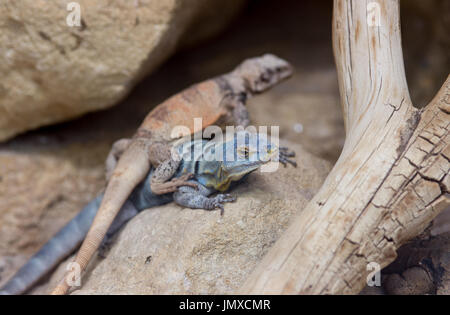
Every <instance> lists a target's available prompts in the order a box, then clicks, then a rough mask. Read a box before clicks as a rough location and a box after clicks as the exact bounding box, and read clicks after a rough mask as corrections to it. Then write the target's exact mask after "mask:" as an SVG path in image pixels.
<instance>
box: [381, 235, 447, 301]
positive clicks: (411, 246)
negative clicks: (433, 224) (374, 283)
mask: <svg viewBox="0 0 450 315" xmlns="http://www.w3.org/2000/svg"><path fill="white" fill-rule="evenodd" d="M429 232H430V229H427V230H426V231H425V232H424V233H423V234H422V235H420V236H418V237H416V238H415V239H413V240H411V241H410V242H408V243H407V244H405V245H403V246H402V247H400V248H399V250H398V257H397V259H396V260H395V261H394V262H393V263H392V264H390V265H389V266H387V267H386V268H385V269H383V273H384V277H383V278H382V285H383V287H384V289H385V291H386V293H387V294H448V292H449V290H450V233H448V232H447V233H442V234H439V235H436V236H432V237H431V236H430V234H429Z"/></svg>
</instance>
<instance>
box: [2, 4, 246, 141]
mask: <svg viewBox="0 0 450 315" xmlns="http://www.w3.org/2000/svg"><path fill="white" fill-rule="evenodd" d="M69 2H70V1H63V2H60V1H45V0H24V1H14V0H7V1H2V2H1V3H0V46H1V50H0V54H1V58H0V73H2V81H1V82H0V141H2V140H5V139H8V138H10V137H12V136H14V135H16V134H18V133H20V132H23V131H25V130H29V129H32V128H36V127H39V126H43V125H47V124H51V123H55V122H59V121H63V120H67V119H70V118H73V117H76V116H79V115H81V114H83V113H86V112H90V111H94V110H98V109H102V108H106V107H109V106H112V105H114V104H116V103H117V102H118V101H119V100H120V99H122V98H123V97H124V96H125V95H126V94H127V93H128V92H129V91H130V89H131V88H132V87H133V86H134V85H135V84H136V83H137V81H138V80H139V79H140V78H141V77H142V76H144V75H145V74H148V73H149V72H150V71H152V70H154V69H155V68H156V67H157V66H158V65H159V64H161V62H162V61H164V60H165V59H167V58H168V57H169V56H170V55H171V54H172V53H173V52H174V51H175V49H176V48H177V46H178V45H179V43H180V42H187V43H190V44H191V43H192V42H194V41H197V40H199V39H201V38H204V37H206V36H209V35H211V34H213V33H215V32H216V31H218V30H219V29H221V28H223V26H224V25H225V24H226V23H227V22H228V21H229V20H230V19H231V18H232V17H233V16H234V15H235V14H236V13H237V12H238V11H239V9H240V8H241V7H242V6H243V4H244V2H245V0H233V1H207V0H189V1H186V0H183V1H176V0H151V1H142V0H135V1H128V0H119V1H106V0H100V1H97V0H79V1H76V3H79V4H80V8H81V20H80V26H79V27H77V26H74V27H69V26H68V25H67V23H66V18H67V16H68V15H69V14H72V13H73V12H74V10H73V9H72V11H68V10H67V3H69ZM70 21H72V20H71V19H70Z"/></svg>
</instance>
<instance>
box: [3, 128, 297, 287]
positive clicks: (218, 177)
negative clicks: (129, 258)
mask: <svg viewBox="0 0 450 315" xmlns="http://www.w3.org/2000/svg"><path fill="white" fill-rule="evenodd" d="M246 134H248V141H247V143H244V142H241V143H239V145H240V146H241V147H247V151H248V152H256V151H258V152H259V157H260V158H259V159H257V160H253V159H252V158H251V154H249V156H248V157H247V158H246V157H245V156H244V157H242V156H239V157H238V158H237V160H236V161H221V160H215V159H214V158H215V157H216V156H215V155H212V154H215V151H212V145H216V144H218V145H225V147H226V149H225V151H227V152H229V151H231V150H233V151H235V152H236V156H238V154H241V155H242V152H243V151H244V150H242V148H241V147H239V146H236V148H235V146H234V142H235V141H236V139H237V138H238V137H239V136H240V137H245V135H246ZM258 138H259V141H260V145H259V147H258ZM266 139H267V137H266V135H264V134H251V133H248V132H245V131H243V132H238V133H236V137H235V138H232V139H229V140H227V141H225V142H220V141H211V142H207V141H206V140H195V141H189V142H185V143H182V144H180V145H178V146H177V150H178V152H180V154H181V156H182V161H181V163H180V166H179V168H178V169H177V172H176V174H175V175H174V176H175V177H178V176H181V175H183V174H187V173H193V175H194V177H193V178H192V179H191V182H193V183H196V184H197V185H198V187H199V189H198V190H197V189H193V188H191V187H187V186H183V187H181V188H180V189H179V191H177V192H175V193H174V194H165V195H156V194H154V193H153V192H152V191H151V189H150V185H149V182H150V178H151V176H152V172H150V173H149V174H147V176H146V179H145V180H144V181H143V182H141V183H140V184H139V185H138V186H137V187H136V188H135V189H134V190H133V192H132V194H131V195H130V197H129V198H128V200H127V201H126V203H125V204H124V205H123V206H122V208H121V210H120V212H119V215H117V216H116V218H115V219H114V222H113V224H112V225H111V227H110V228H109V230H108V233H107V240H108V239H110V238H111V237H112V236H113V234H114V233H115V232H116V231H118V230H119V229H120V228H121V227H122V225H123V224H124V223H126V222H127V221H128V220H130V219H131V218H132V217H134V216H135V215H136V214H137V213H138V212H140V211H142V210H144V209H148V208H151V207H154V206H158V205H162V204H165V203H168V202H170V201H172V200H174V201H175V202H176V203H177V204H179V205H181V206H184V207H190V208H201V209H205V210H213V209H216V208H219V209H221V211H223V203H225V202H230V201H234V197H232V196H230V195H228V194H218V195H216V196H215V197H209V195H210V194H212V193H214V192H217V191H220V192H225V190H226V189H228V187H229V186H230V184H231V182H235V183H237V182H239V181H240V180H241V179H242V177H244V176H245V175H247V174H249V173H251V172H253V171H254V170H256V169H257V168H258V167H259V166H261V165H262V164H264V163H267V161H268V160H269V159H270V158H272V157H274V158H276V155H277V153H279V154H280V156H279V160H281V159H282V158H284V159H286V158H287V157H288V156H292V155H291V154H289V153H287V152H286V151H285V150H282V149H281V148H280V151H279V152H278V148H277V147H276V145H274V144H270V147H269V146H265V145H264V144H262V141H266ZM199 142H200V143H201V144H202V146H201V150H202V153H203V154H200V155H196V159H194V160H191V159H190V154H189V151H186V150H185V149H190V148H192V147H195V144H197V143H199ZM266 142H268V141H266ZM213 152H214V153H213ZM211 156H212V158H210V157H211ZM102 197H103V195H102V194H100V195H99V196H97V197H96V198H95V199H94V200H93V201H91V202H90V203H89V204H88V205H86V206H85V207H84V209H83V210H82V211H81V212H80V213H79V214H78V215H77V216H76V217H75V218H74V219H72V220H71V221H70V222H69V223H68V224H67V225H66V226H65V227H64V228H63V229H61V231H60V232H58V233H57V234H56V235H55V236H54V237H53V238H52V239H51V240H50V241H49V242H47V244H45V245H44V246H43V247H42V249H41V250H39V252H38V253H36V254H35V255H34V256H33V257H32V258H31V259H30V260H29V261H28V262H27V263H26V264H25V265H24V266H23V267H22V268H21V269H20V270H19V271H18V272H17V274H16V275H15V276H14V277H13V278H12V279H11V280H10V281H9V282H8V283H7V284H6V285H5V286H4V287H3V288H2V289H0V294H1V293H3V294H20V293H24V292H25V291H26V290H28V289H30V288H31V287H32V286H33V284H34V283H36V282H37V281H38V280H39V279H41V278H42V277H43V276H45V274H47V273H48V272H49V271H50V270H51V269H53V268H54V267H55V266H56V265H57V264H58V263H59V262H60V261H61V260H62V259H64V258H65V257H67V256H68V255H70V254H71V253H72V252H73V250H75V248H76V247H77V246H78V245H79V244H80V242H81V241H82V239H83V238H84V236H85V235H86V233H87V231H88V229H89V226H90V225H91V223H92V221H93V219H94V216H95V214H96V212H97V210H98V208H99V206H100V202H101V200H102ZM107 240H104V241H103V243H104V244H105V243H107Z"/></svg>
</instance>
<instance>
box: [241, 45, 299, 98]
mask: <svg viewBox="0 0 450 315" xmlns="http://www.w3.org/2000/svg"><path fill="white" fill-rule="evenodd" d="M236 71H238V72H239V75H240V76H241V77H242V78H243V79H244V80H245V82H246V85H247V86H248V88H249V90H250V91H251V92H253V93H260V92H263V91H265V90H267V89H269V88H271V87H272V86H274V85H275V84H276V83H278V82H279V81H281V80H283V79H286V78H288V77H290V76H291V75H292V73H293V68H292V66H291V65H290V64H289V63H288V62H287V61H285V60H283V59H281V58H278V57H277V56H275V55H272V54H265V55H263V56H261V57H256V58H251V59H247V60H246V61H244V62H243V63H242V64H241V65H240V66H239V67H238V68H237V70H236Z"/></svg>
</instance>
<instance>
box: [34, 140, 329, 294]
mask: <svg viewBox="0 0 450 315" xmlns="http://www.w3.org/2000/svg"><path fill="white" fill-rule="evenodd" d="M287 144H288V146H289V147H290V148H292V149H294V150H295V151H296V153H297V158H296V160H297V163H298V167H297V168H295V169H293V168H292V167H288V168H283V167H281V168H280V169H278V170H277V171H276V172H273V173H262V172H256V173H253V174H251V175H250V176H249V177H248V178H247V180H246V181H245V182H243V183H242V184H241V185H239V186H238V187H236V189H234V190H233V191H232V193H233V194H235V195H236V196H237V198H238V199H237V201H236V202H235V203H231V204H227V205H226V206H225V214H224V216H223V217H221V216H220V214H219V211H204V210H192V209H188V208H181V207H179V206H177V205H175V204H174V203H171V204H168V205H165V206H161V207H155V208H152V209H149V210H146V211H143V212H141V213H140V214H139V215H138V216H136V217H135V218H133V219H132V220H131V221H130V222H129V223H128V224H127V225H126V226H125V228H124V229H123V230H122V231H121V232H119V234H118V237H117V239H116V241H115V243H114V245H113V247H112V248H111V251H110V252H109V254H108V255H107V257H106V258H105V259H103V260H100V261H97V262H94V263H93V264H91V266H90V268H89V269H90V270H89V271H88V272H87V274H86V275H85V277H84V278H83V286H82V288H81V290H77V291H75V293H76V294H185V293H189V294H224V293H232V292H233V291H234V290H236V289H237V288H239V286H240V285H242V283H243V281H244V280H245V279H246V278H247V276H248V275H249V273H250V272H251V271H252V269H253V268H254V267H255V265H256V264H257V263H258V262H259V261H260V260H261V258H262V256H263V255H264V254H265V253H266V252H267V250H268V249H269V248H270V246H271V245H272V244H273V243H274V242H275V241H276V240H277V239H278V237H279V236H280V235H281V233H283V231H284V230H285V229H286V227H287V225H288V224H289V222H290V219H291V217H292V216H293V215H295V214H296V213H298V212H299V211H301V209H302V208H303V207H304V206H305V205H306V204H307V203H308V201H309V200H311V198H312V197H313V196H314V194H315V193H316V192H317V190H318V189H319V188H320V186H321V184H322V182H323V180H324V179H325V177H326V175H327V173H328V172H329V170H330V167H331V165H330V163H329V162H325V161H324V160H322V159H320V158H317V157H315V156H314V155H312V154H310V153H308V152H307V151H305V150H303V149H302V147H301V146H299V145H294V144H292V143H287ZM65 266H66V264H65V263H63V264H61V265H60V267H59V268H58V270H57V272H55V273H54V274H53V276H52V278H51V281H50V284H49V285H48V284H47V285H45V286H43V287H40V288H38V289H37V290H35V291H34V293H47V292H48V290H49V288H51V287H53V286H54V285H55V283H56V282H57V281H58V280H59V279H60V278H61V277H62V274H63V272H64V270H65Z"/></svg>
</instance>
